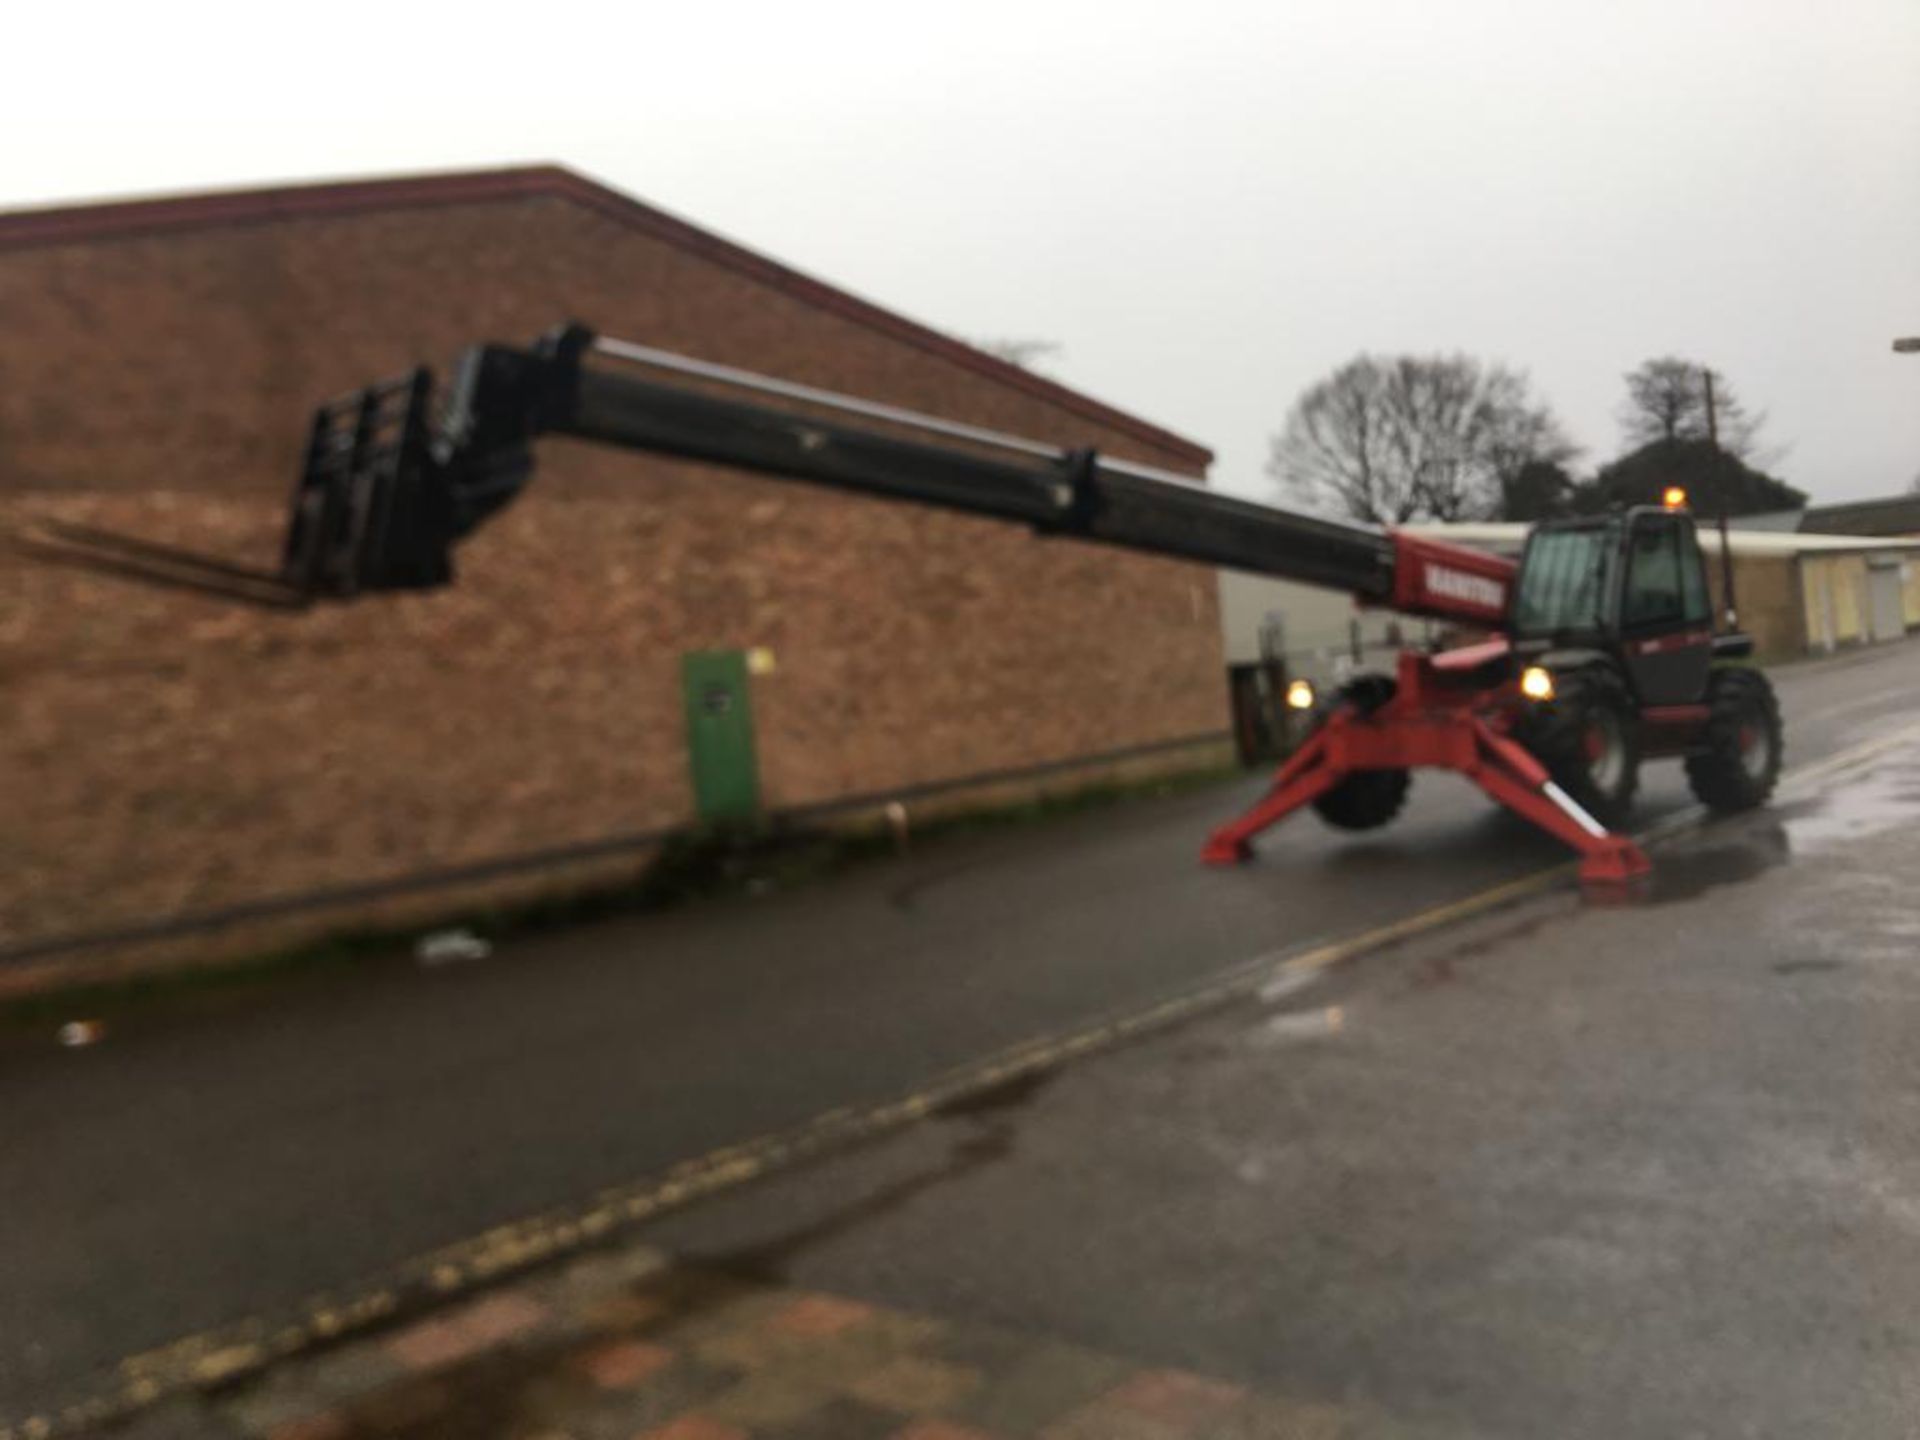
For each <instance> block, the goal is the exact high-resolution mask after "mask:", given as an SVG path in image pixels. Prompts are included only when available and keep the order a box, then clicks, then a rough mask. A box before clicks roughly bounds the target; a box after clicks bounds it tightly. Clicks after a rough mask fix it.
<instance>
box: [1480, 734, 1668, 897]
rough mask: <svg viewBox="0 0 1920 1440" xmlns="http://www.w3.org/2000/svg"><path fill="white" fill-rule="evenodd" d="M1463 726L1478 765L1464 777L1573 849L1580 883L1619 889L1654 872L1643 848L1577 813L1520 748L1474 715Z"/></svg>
mask: <svg viewBox="0 0 1920 1440" xmlns="http://www.w3.org/2000/svg"><path fill="white" fill-rule="evenodd" d="M1468 723H1470V724H1471V725H1472V726H1473V729H1474V738H1475V740H1476V741H1477V742H1478V744H1477V749H1478V751H1479V756H1478V760H1479V763H1477V764H1476V765H1474V766H1472V767H1471V768H1469V769H1468V770H1467V771H1466V774H1467V778H1468V779H1470V780H1472V781H1473V783H1474V784H1476V785H1478V786H1479V787H1480V788H1481V789H1482V790H1484V791H1486V792H1487V794H1489V795H1491V796H1492V797H1493V798H1494V799H1495V800H1498V801H1499V802H1500V803H1501V804H1502V805H1504V806H1506V807H1507V808H1508V809H1509V810H1511V811H1513V812H1514V814H1516V815H1519V816H1521V817H1523V818H1524V819H1527V820H1530V821H1532V822H1533V823H1534V824H1535V825H1538V826H1539V827H1540V828H1541V829H1542V830H1545V831H1546V832H1547V833H1548V834H1549V835H1552V836H1554V837H1555V838H1556V839H1558V840H1562V841H1564V842H1566V843H1567V844H1568V845H1571V846H1572V847H1573V848H1574V849H1575V850H1577V851H1578V852H1579V853H1580V880H1581V883H1582V884H1586V885H1623V884H1625V883H1627V882H1628V881H1631V880H1637V879H1639V878H1640V877H1641V876H1643V875H1646V874H1647V873H1649V872H1650V871H1651V870H1652V869H1653V865H1652V863H1651V862H1650V861H1649V860H1648V859H1647V856H1646V852H1645V851H1644V850H1642V849H1641V848H1640V847H1639V846H1638V845H1636V844H1634V843H1633V841H1631V840H1629V839H1628V838H1627V837H1626V836H1625V835H1618V834H1615V833H1614V832H1613V831H1611V830H1609V829H1607V827H1606V826H1604V825H1602V824H1601V823H1600V822H1599V821H1598V820H1596V819H1594V818H1593V816H1591V815H1589V814H1588V813H1587V812H1586V811H1585V810H1584V809H1582V808H1581V807H1580V805H1579V804H1578V803H1577V802H1576V801H1575V800H1574V798H1573V797H1572V796H1571V795H1569V794H1567V792H1566V791H1564V790H1562V789H1561V788H1560V787H1559V786H1558V785H1556V784H1554V783H1553V780H1552V778H1551V777H1550V776H1549V775H1548V774H1547V772H1546V769H1545V767H1543V766H1542V765H1541V764H1540V762H1539V761H1538V760H1536V759H1534V758H1533V756H1532V755H1530V754H1528V753H1527V750H1526V748H1525V747H1524V746H1522V745H1520V744H1518V743H1516V742H1515V741H1513V740H1511V739H1509V738H1508V737H1506V736H1505V735H1501V734H1497V733H1496V732H1495V731H1494V730H1493V728H1492V727H1491V726H1489V725H1488V724H1487V723H1486V722H1485V721H1484V720H1481V719H1480V718H1479V717H1478V716H1470V717H1468Z"/></svg>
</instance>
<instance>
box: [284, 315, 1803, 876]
mask: <svg viewBox="0 0 1920 1440" xmlns="http://www.w3.org/2000/svg"><path fill="white" fill-rule="evenodd" d="M589 360H591V361H592V362H593V363H591V364H590V363H588V362H589ZM661 376H668V377H671V378H672V380H673V382H674V383H671V384H669V383H663V382H662V380H661V379H660V378H658V377H661ZM745 396H751V397H752V398H742V397H745ZM828 416H831V417H833V418H827V417H828ZM549 433H551V434H559V435H568V436H573V437H576V438H580V439H584V440H590V441H597V442H600V443H602V444H608V445H616V446H623V447H625V448H628V449H633V450H639V451H646V452H652V453H657V454H662V455H671V456H676V457H681V458H686V459H693V460H702V461H711V462H714V463H717V464H721V465H728V466H734V467H737V468H740V469H745V470H752V471H757V472H759V473H761V474H766V475H772V476H778V477H782V478H786V479H793V480H804V481H811V482H813V483H816V484H821V485H828V486H834V487H837V488H840V489H845V490H853V491H859V492H863V493H866V494H871V495H877V496H883V497H887V498H891V499H897V500H907V501H914V502H917V503H920V504H925V505H936V506H943V507H946V508H950V509H955V510H962V511H966V512H969V513H971V514H976V515H986V516H993V517H996V518H999V519H1003V520H1010V521H1015V522H1019V523H1022V524H1026V525H1029V526H1032V527H1033V528H1035V529H1036V530H1039V531H1042V532H1044V533H1046V534H1049V535H1060V536H1066V537H1073V538H1077V539H1080V540H1088V541H1096V542H1100V543H1105V544H1109V545H1118V546H1122V547H1125V548H1128V549H1134V550H1144V551H1150V552H1152V553H1155V554H1160V555H1170V556H1176V557H1179V558H1182V559H1188V560H1196V561H1201V562H1204V563H1206V564H1210V565H1217V566H1225V567H1228V568H1231V569H1236V570H1245V571H1251V572H1254V573H1258V574H1266V575H1274V576H1280V577H1284V578H1287V579H1293V580H1301V581H1306V582H1309V583H1312V584H1316V585H1323V586H1329V587H1332V588H1334V589H1339V590H1345V591H1347V592H1349V593H1351V594H1352V595H1353V596H1354V597H1355V599H1356V600H1357V601H1358V602H1359V603H1361V604H1363V605H1374V606H1383V607H1390V608H1392V609H1394V610H1397V611H1399V612H1401V613H1403V614H1407V615H1416V616H1429V617H1435V618H1438V619H1441V620H1445V621H1450V622H1453V623H1454V624H1455V625H1457V626H1461V627H1470V628H1472V629H1475V630H1478V631H1480V632H1483V633H1484V634H1487V635H1489V636H1491V637H1492V638H1488V639H1485V640H1482V641H1479V642H1478V643H1473V644H1469V645H1464V646H1461V647H1459V648H1455V649H1450V650H1439V651H1420V650H1407V651H1405V652H1403V653H1402V654H1401V655H1400V657H1399V661H1398V664H1397V666H1396V667H1395V671H1394V673H1393V674H1391V675H1388V674H1366V675H1362V676H1358V677H1356V678H1353V679H1351V680H1349V681H1348V682H1347V683H1346V684H1344V685H1343V686H1342V687H1341V688H1340V689H1339V691H1338V692H1337V693H1336V694H1334V695H1333V696H1331V697H1330V698H1329V699H1328V700H1327V702H1326V703H1324V704H1316V703H1315V702H1314V701H1313V699H1312V698H1311V697H1310V695H1308V694H1302V693H1299V692H1296V693H1295V694H1294V695H1291V696H1290V697H1289V700H1290V702H1291V703H1296V704H1299V705H1301V706H1302V708H1305V707H1307V706H1312V707H1313V708H1315V709H1316V710H1317V711H1318V713H1319V715H1320V719H1319V723H1318V724H1317V726H1316V728H1315V729H1314V730H1313V732H1312V734H1311V735H1310V736H1309V737H1308V738H1307V740H1306V741H1305V743H1304V744H1302V745H1301V747H1300V748H1299V749H1298V750H1297V751H1296V752H1295V753H1294V754H1293V756H1292V757H1291V758H1290V759H1289V760H1288V761H1287V762H1286V764H1285V765H1284V766H1283V767H1282V768H1281V770H1280V772H1279V774H1278V775H1277V776H1276V777H1275V779H1274V782H1273V785H1272V787H1271V789H1270V790H1269V791H1268V792H1267V794H1266V795H1265V796H1264V798H1262V799H1261V800H1260V802H1259V803H1258V804H1256V805H1255V806H1254V807H1253V808H1252V809H1250V810H1248V811H1247V812H1246V813H1245V814H1244V815H1241V816H1240V817H1238V818H1237V819H1235V820H1232V821H1230V822H1229V823H1227V824H1226V825H1223V826H1221V827H1220V828H1219V829H1218V830H1216V831H1215V832H1214V834H1213V835H1212V837H1211V838H1210V839H1209V840H1208V841H1207V843H1206V847H1205V851H1204V858H1205V859H1206V860H1208V861H1210V862H1213V863H1221V864H1225V863H1233V862H1237V861H1240V860H1244V859H1246V858H1247V857H1248V856H1249V855H1250V854H1251V853H1252V852H1251V844H1252V841H1253V839H1254V837H1255V836H1256V835H1258V834H1259V833H1260V832H1261V831H1263V830H1265V829H1266V828H1268V827H1269V826H1271V825H1273V824H1275V823H1276V822H1278V821H1279V820H1281V819H1282V818H1284V817H1285V816H1287V815H1288V814H1290V813H1291V812H1293V811H1294V810H1297V809H1299V808H1300V807H1301V806H1303V805H1311V806H1313V808H1314V809H1315V810H1317V811H1318V812H1319V814H1320V815H1321V817H1322V818H1323V819H1324V820H1326V821H1327V822H1328V823H1330V824H1332V825H1335V826H1338V827H1340V828H1343V829H1348V830H1366V829H1371V828H1373V827H1375V826H1379V825H1384V824H1386V823H1387V822H1388V821H1390V820H1391V819H1393V817H1394V816H1395V815H1396V814H1397V813H1398V812H1399V810H1400V808H1401V806H1402V805H1403V804H1404V802H1405V800H1406V795H1407V789H1408V784H1409V772H1410V771H1411V770H1413V769H1415V768H1417V767H1420V766H1432V767H1437V768H1441V769H1449V770H1455V771H1458V772H1460V773H1461V774H1463V775H1465V776H1467V777H1468V778H1469V779H1470V780H1472V781H1473V782H1474V783H1475V784H1477V785H1478V786H1479V787H1480V788H1481V789H1482V790H1484V791H1486V792H1487V794H1489V795H1490V796H1492V797H1493V799H1495V800H1496V801H1498V802H1499V803H1500V804H1502V805H1505V806H1506V807H1508V808H1509V809H1511V810H1513V811H1515V812H1517V813H1518V814H1520V815H1523V816H1525V817H1526V818H1527V819H1528V820H1530V821H1532V822H1533V823H1534V824H1536V825H1538V826H1539V827H1540V828H1542V829H1544V830H1546V831H1548V832H1549V833H1550V834H1553V835H1555V836H1557V837H1558V838H1559V839H1561V840H1563V841H1564V842H1566V844H1568V845H1569V846H1571V847H1572V848H1573V849H1574V850H1575V851H1577V852H1578V853H1579V855H1580V857H1581V867H1580V868H1581V876H1582V878H1583V879H1585V880H1588V881H1593V882H1602V883H1605V882H1624V881H1629V880H1632V879H1634V878H1635V877H1637V876H1639V875H1643V874H1645V873H1646V871H1647V869H1648V864H1647V859H1646V857H1645V855H1644V854H1642V853H1641V851H1640V849H1639V847H1638V846H1636V845H1635V844H1634V843H1633V842H1632V841H1631V840H1630V839H1628V838H1626V837H1625V836H1624V835H1621V834H1618V833H1616V832H1615V830H1614V829H1613V828H1611V827H1614V826H1617V825H1619V824H1621V823H1622V822H1623V821H1624V819H1625V818H1626V815H1627V812H1628V808H1629V805H1630V803H1631V801H1632V798H1633V793H1634V790H1635V787H1636V784H1637V780H1638V775H1639V768H1640V763H1641V761H1642V760H1643V759H1651V758H1654V757H1661V756H1665V757H1675V758H1682V759H1684V761H1685V764H1686V770H1687V777H1688V779H1689V781H1690V782H1691V784H1692V787H1693V791H1694V793H1695V795H1696V796H1698V797H1699V799H1700V800H1701V801H1703V802H1704V803H1705V804H1706V805H1707V806H1709V807H1710V808H1712V809H1714V810H1718V811H1736V810H1745V809H1749V808H1751V807H1753V806H1757V805H1759V804H1761V803H1763V802H1764V801H1765V800H1766V799H1767V797H1768V795H1769V794H1770V793H1771V792H1772V790H1773V786H1774V783H1775V780H1776V779H1777V777H1778V775H1779V771H1780V757H1781V729H1780V713H1779V708H1778V706H1777V704H1776V702H1775V700H1774V695H1773V690H1772V687H1771V686H1770V685H1769V684H1768V682H1767V679H1766V677H1765V676H1764V675H1763V674H1762V673H1761V672H1760V671H1759V670H1758V669H1755V668H1753V666H1752V665H1751V664H1750V663H1748V657H1749V656H1750V655H1751V652H1752V648H1753V646H1752V641H1751V640H1750V639H1749V638H1748V637H1746V636H1744V635H1742V634H1739V633H1738V632H1737V631H1736V630H1735V629H1734V628H1733V614H1732V607H1731V605H1730V604H1729V606H1728V608H1727V627H1726V629H1725V630H1724V631H1723V632H1722V633H1716V626H1715V623H1714V618H1713V606H1712V603H1711V601H1710V599H1709V593H1708V588H1707V572H1706V566H1705V562H1704V560H1703V558H1702V555H1701V551H1700V543H1699V539H1698V537H1697V536H1696V534H1695V530H1694V524H1693V520H1692V517H1691V516H1690V515H1689V514H1688V513H1687V511H1686V509H1685V505H1684V497H1681V496H1679V495H1678V494H1677V492H1675V493H1671V494H1670V495H1669V497H1668V499H1669V503H1668V504H1667V505H1666V506H1664V507H1643V508H1637V509H1633V510H1628V511H1626V512H1625V513H1620V514H1612V515H1606V516H1600V517H1594V518H1586V519H1578V520H1568V521H1555V522H1552V523H1549V524H1542V525H1539V526H1536V527H1535V528H1534V530H1533V531H1532V533H1531V534H1530V535H1529V536H1528V539H1527V543H1526V547H1525V550H1524V552H1523V553H1522V555H1521V558H1520V560H1519V561H1518V563H1515V562H1514V561H1512V560H1510V559H1507V558H1505V557H1502V556H1498V555H1493V554H1489V553H1486V552H1483V551H1480V550H1474V549H1469V548H1466V547H1463V546H1459V545H1453V544H1447V543H1443V542H1440V541H1437V540H1433V539H1430V538H1426V537H1422V536H1417V535H1413V534H1409V533H1407V532H1406V531H1381V530H1377V529H1373V528H1370V527H1367V526H1362V525H1354V524H1345V523H1341V522H1338V521H1330V520H1325V519H1320V518H1316V517H1313V516H1308V515H1301V514H1296V513H1294V512H1291V511H1287V510H1282V509H1278V508H1275V507H1271V506H1266V505H1260V504H1256V503H1253V502H1251V501H1247V500H1241V499H1236V498H1233V497H1231V496H1226V495H1220V494H1217V493H1215V492H1213V491H1210V490H1207V489H1206V488H1205V487H1203V486H1200V485H1197V484H1195V483H1194V482H1193V481H1191V480H1189V479H1186V478H1185V477H1182V476H1178V475H1172V474H1169V473H1167V472H1164V471H1159V470H1155V469H1152V468H1150V467H1146V466H1141V465H1136V464H1132V463H1130V462H1126V461H1120V460H1115V459H1110V458H1107V457H1103V456H1099V455H1096V454H1095V453H1094V452H1093V451H1091V450H1072V451H1062V450H1060V449H1059V448H1057V447H1055V446H1051V445H1046V444H1042V443H1040V442H1038V441H1033V440H1027V439H1023V438H1021V437H1018V436H1012V435H1005V434H1001V433H998V432H995V431H989V430H983V429H979V428H976V427H974V426H969V425H961V424H956V423H953V422H951V421H946V420H941V419H938V418H935V417H932V416H927V415H921V414H918V413H916V412H912V411H907V410H902V409H898V408H896V407H893V406H888V405H882V404H877V403H875V402H872V401H868V400H861V399H857V398H855V397H852V396H847V395H841V394H836V393H832V392H827V391H822V390H816V389H813V388H811V387H808V386H803V385H796V384H792V383H789V382H786V381H782V380H777V379H774V378H771V377H768V376H764V375H757V374H754V373H752V372H749V371H743V370H737V369H733V368H731V367H727V366H720V365H713V364H709V363H706V362H703V361H698V360H692V359H688V358H686V357H683V356H678V355H673V354H669V353H667V352H664V351H659V350H654V349H650V348H647V347H645V346H641V345H635V344H631V343H628V342H625V341H619V340H612V339H605V338H600V337H596V336H595V335H594V334H593V333H592V332H591V331H589V330H587V329H585V328H584V327H581V326H578V325H574V326H568V327H565V328H563V329H559V330H555V331H553V332H551V333H550V334H549V335H547V336H546V337H545V338H543V339H542V340H541V341H539V342H538V343H537V344H535V345H533V346H531V347H526V348H517V347H512V346H506V345H479V346H475V347H472V348H471V349H469V350H468V351H467V352H466V353H465V354H464V355H463V356H462V357H461V360H460V363H459V366H458V370H457V373H456V375H455V377H454V380H453V384H452V386H451V388H450V390H449V392H448V394H447V395H446V396H445V398H444V401H439V400H437V399H436V396H435V393H434V384H433V379H432V376H431V374H430V373H429V372H428V371H426V370H424V369H421V370H416V371H415V372H413V373H412V374H411V375H409V376H406V377H402V378H400V379H398V380H393V381H388V382H384V383H382V384H377V385H373V386H369V387H368V388H366V389H365V390H361V391H358V392H355V393H353V394H351V395H348V396H346V397H344V398H342V399H340V400H336V401H332V402H330V403H328V404H326V405H323V406H322V407H320V409H319V410H318V411H317V412H316V413H315V416H314V421H313V429H312V438H311V441H310V444H309V446H308V450H307V455H306V461H305V464H304V467H303V470H302V474H301V477H300V481H299V484H298V486H297V488H296V490H295V492H294V498H293V514H292V517H291V520H290V523H289V526H288V532H287V542H286V549H285V554H284V559H283V568H282V579H283V580H284V581H285V582H286V584H287V585H289V586H290V587H292V588H293V589H294V590H295V591H297V592H298V593H299V594H300V595H302V596H305V597H307V598H310V599H322V598H333V599H345V598H350V597H352V596H355V595H359V594H365V593H368V592H374V591H381V590H391V589H410V588H427V587H432V586H438V585H443V584H447V583H449V582H451V580H452V578H453V565H452V552H453V547H454V545H455V544H456V542H457V541H459V540H460V539H461V538H462V537H463V536H465V535H466V534H468V533H469V532H471V531H472V530H473V529H474V528H475V527H476V526H477V525H479V524H480V523H481V522H482V521H483V520H485V519H486V518H487V517H488V516H489V515H491V514H492V513H493V512H494V511H496V510H498V509H499V508H501V507H502V506H503V505H505V504H507V503H508V502H509V501H511V500H512V499H513V498H514V497H515V496H516V495H517V494H518V493H519V492H520V490H521V489H522V488H523V487H524V486H525V484H526V483H527V481H528V480H529V479H530V477H531V476H532V473H533V466H534V459H533V444H534V441H535V440H536V439H537V438H538V437H539V436H541V435H543V434H549ZM1723 553H1724V552H1723ZM1727 563H1728V564H1729V565H1731V558H1730V557H1729V558H1728V560H1727ZM1729 595H1730V592H1729Z"/></svg>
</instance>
